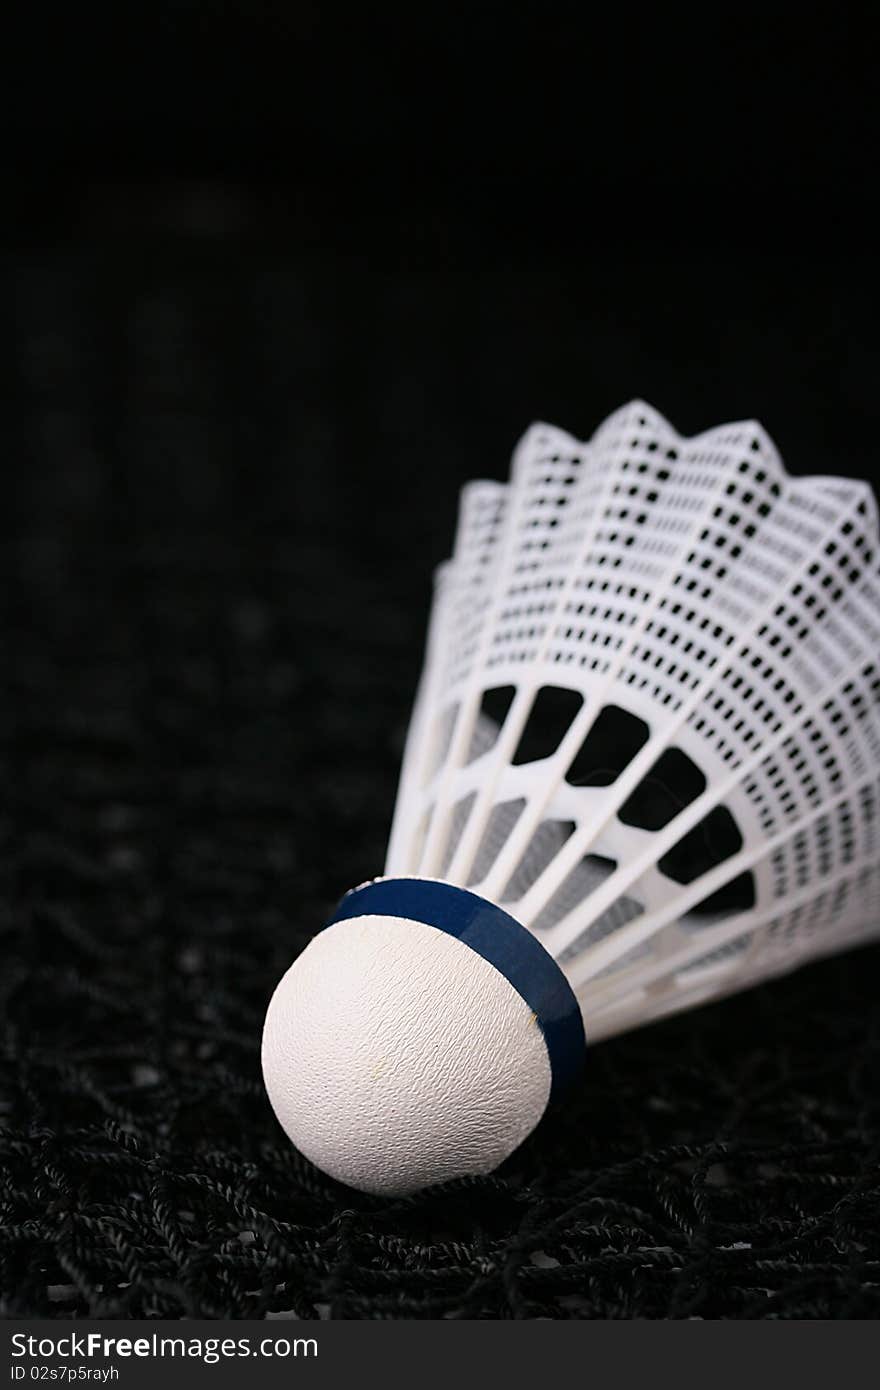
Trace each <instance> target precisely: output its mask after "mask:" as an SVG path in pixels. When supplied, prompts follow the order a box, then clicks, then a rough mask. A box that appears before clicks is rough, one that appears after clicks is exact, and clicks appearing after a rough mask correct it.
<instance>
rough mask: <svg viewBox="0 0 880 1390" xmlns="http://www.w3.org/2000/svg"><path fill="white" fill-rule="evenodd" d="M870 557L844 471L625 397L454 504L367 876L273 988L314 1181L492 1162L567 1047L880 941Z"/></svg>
mask: <svg viewBox="0 0 880 1390" xmlns="http://www.w3.org/2000/svg"><path fill="white" fill-rule="evenodd" d="M878 770H880V568H878V526H877V510H876V504H875V501H874V498H873V495H872V493H871V490H870V488H869V487H868V486H867V484H865V483H861V482H854V481H850V480H847V479H843V478H835V477H809V478H792V477H789V476H788V475H787V473H786V472H785V469H784V467H783V465H782V463H781V461H780V459H779V457H778V455H777V454H776V451H775V449H774V447H773V445H772V443H771V442H770V440H769V439H768V437H767V435H766V434H765V433H764V432H763V430H762V429H761V428H760V426H758V425H756V424H754V423H752V422H747V423H743V424H732V425H725V426H723V427H722V428H719V429H715V430H711V431H709V432H708V433H706V434H702V435H699V436H697V437H696V438H693V439H682V438H680V437H679V436H678V435H677V434H676V433H675V432H674V430H673V429H672V428H671V427H670V426H669V425H668V424H667V422H666V421H665V420H663V419H662V418H661V417H660V416H659V415H657V414H656V412H654V411H653V410H651V409H650V408H649V407H648V406H646V405H643V404H641V403H640V402H635V403H633V404H631V405H629V406H627V407H625V408H624V409H623V410H621V411H619V412H618V413H617V414H615V415H613V416H612V417H611V418H610V419H609V420H607V421H606V422H605V424H604V425H602V427H601V428H600V429H599V430H598V431H597V433H596V434H595V435H594V437H593V438H592V440H590V442H589V443H586V444H584V443H579V442H578V441H577V440H575V439H573V438H571V437H570V436H569V435H567V434H564V433H562V432H561V431H559V430H557V429H553V428H551V427H549V426H546V425H536V426H534V427H533V428H532V429H531V430H529V432H528V433H527V434H526V436H525V438H524V439H523V440H522V442H521V443H520V445H519V447H518V449H517V451H516V454H515V456H514V461H513V470H512V476H511V481H510V483H509V484H507V485H502V484H498V483H492V482H476V483H472V484H471V485H470V486H469V487H467V488H466V489H465V491H464V493H463V496H462V501H461V512H460V519H459V527H458V534H457V540H456V545H455V553H454V557H453V559H452V560H451V561H450V562H449V563H448V564H447V565H445V566H444V567H443V568H442V569H441V570H440V572H439V574H438V578H437V591H436V598H435V603H434V611H433V616H432V621H431V627H430V634H429V641H428V651H427V658H426V664H425V670H424V674H423V677H422V683H421V687H420V691H419V695H418V699H417V702H416V708H415V711H414V714H413V720H412V725H411V729H410V734H409V738H408V742H407V747H406V753H405V757H404V764H403V771H402V776H401V784H400V791H399V795H398V800H397V807H396V811H395V816H394V823H393V829H392V834H391V843H390V846H389V850H388V857H387V862H386V867H385V875H386V876H385V877H384V878H382V879H377V880H376V881H374V882H372V883H369V884H365V885H363V886H362V887H361V888H358V889H355V890H354V891H353V892H351V893H349V894H348V895H347V896H346V897H345V898H343V900H342V902H341V903H340V906H339V908H338V909H337V912H336V914H335V916H334V917H333V919H332V920H331V922H330V924H329V925H328V926H327V927H326V928H325V929H324V930H323V931H321V932H320V933H319V934H318V935H317V936H316V937H315V938H314V939H313V941H312V942H311V943H310V944H309V946H308V947H307V948H306V950H305V951H304V952H303V953H302V955H301V956H300V957H299V959H298V960H297V961H296V962H295V963H294V965H292V966H291V968H290V970H288V972H287V974H286V975H285V976H284V978H283V979H282V981H281V983H280V984H279V985H278V988H277V989H276V991H275V994H274V996H273V998H272V1001H271V1004H270V1006H269V1011H268V1014H267V1018H266V1025H265V1030H264V1035H263V1072H264V1076H265V1081H266V1087H267V1090H268V1093H269V1097H270V1099H271V1102H272V1105H273V1107H274V1109H275V1112H276V1114H277V1116H278V1118H279V1120H280V1121H281V1124H282V1125H283V1127H284V1129H285V1130H286V1131H287V1133H288V1135H289V1136H290V1138H291V1139H292V1140H293V1142H294V1143H295V1144H296V1145H297V1147H298V1148H299V1149H300V1150H301V1152H302V1153H304V1154H305V1155H306V1156H307V1157H308V1158H310V1159H311V1160H313V1162H315V1163H316V1164H317V1165H318V1166H319V1167H320V1168H322V1169H324V1170H325V1171H326V1172H327V1173H329V1174H331V1175H332V1176H334V1177H336V1178H338V1179H340V1180H341V1181H343V1182H345V1183H348V1184H350V1185H352V1186H353V1187H357V1188H361V1189H363V1190H365V1191H368V1192H377V1193H380V1192H381V1193H405V1192H410V1191H414V1190H417V1189H418V1188H421V1187H424V1186H427V1185H429V1184H432V1183H436V1182H440V1181H442V1180H445V1179H449V1178H453V1177H456V1176H460V1175H464V1174H475V1173H485V1172H488V1171H490V1170H491V1169H492V1168H494V1167H496V1166H497V1165H498V1164H499V1163H500V1162H501V1161H502V1160H503V1159H505V1158H506V1157H507V1156H508V1155H509V1154H510V1153H511V1152H512V1150H513V1149H514V1148H515V1147H516V1146H517V1145H518V1144H519V1143H520V1142H521V1141H522V1140H523V1139H524V1138H525V1136H526V1135H527V1134H528V1133H529V1132H530V1131H531V1130H532V1128H533V1127H534V1126H535V1124H536V1123H537V1122H538V1120H539V1119H540V1117H541V1115H542V1113H543V1111H544V1109H545V1107H546V1105H547V1101H548V1099H549V1097H550V1095H551V1092H552V1093H554V1094H555V1093H557V1092H558V1091H560V1090H561V1089H562V1088H563V1086H564V1084H565V1083H566V1082H567V1081H568V1080H569V1079H570V1077H571V1076H572V1075H573V1074H574V1073H576V1072H577V1070H578V1067H579V1066H580V1064H581V1062H582V1060H583V1056H584V1047H585V1043H584V1039H585V1038H586V1044H587V1046H589V1044H591V1043H593V1042H597V1041H598V1040H600V1039H603V1038H608V1037H610V1036H611V1035H613V1034H615V1033H619V1032H621V1031H623V1030H625V1029H630V1028H634V1027H637V1026H639V1025H641V1024H644V1023H649V1022H651V1021H653V1020H655V1019H659V1018H663V1017H666V1016H667V1015H669V1014H672V1013H676V1012H677V1011H678V1010H680V1009H684V1008H688V1007H690V1006H692V1005H696V1004H700V1003H703V1002H704V1001H707V1000H712V999H715V998H718V997H719V996H721V995H725V994H728V993H731V992H732V991H734V990H739V989H743V988H744V987H746V986H747V985H751V984H753V983H756V982H758V981H761V980H765V979H767V978H768V977H770V976H773V975H778V974H782V973H784V972H787V971H789V970H792V969H794V968H795V967H796V966H799V965H801V964H802V963H803V962H804V961H807V960H811V959H813V958H814V957H817V956H821V955H825V954H827V953H829V952H832V951H838V950H841V949H843V948H845V947H848V946H852V945H854V944H856V943H859V942H864V941H866V940H868V939H869V938H870V937H871V936H872V935H876V933H877V930H878V927H877V919H878V916H880V772H878Z"/></svg>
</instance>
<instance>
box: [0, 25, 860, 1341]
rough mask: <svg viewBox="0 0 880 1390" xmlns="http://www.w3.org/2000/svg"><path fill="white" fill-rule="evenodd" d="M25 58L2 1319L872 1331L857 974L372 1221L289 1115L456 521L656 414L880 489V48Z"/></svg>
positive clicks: (390, 50) (171, 32)
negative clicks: (470, 496) (286, 1044)
mask: <svg viewBox="0 0 880 1390" xmlns="http://www.w3.org/2000/svg"><path fill="white" fill-rule="evenodd" d="M6 38H7V43H6V44H5V45H4V48H5V54H6V61H7V65H8V71H7V73H6V76H5V78H4V82H3V84H2V88H3V102H4V103H5V113H4V118H3V121H2V128H3V132H4V139H5V151H4V156H5V157H4V162H3V168H4V184H5V191H6V213H5V219H4V224H3V229H2V234H0V242H2V252H0V361H2V371H0V447H2V455H0V456H2V459H3V468H4V474H3V476H4V486H3V492H2V506H0V542H2V543H0V612H2V617H3V630H4V634H5V641H4V652H5V655H4V660H3V663H2V671H0V700H2V705H0V736H2V753H0V756H2V763H0V785H2V788H3V792H2V802H3V807H2V814H0V836H2V841H3V852H2V855H0V876H2V884H0V889H2V912H0V935H2V940H3V959H4V971H3V975H2V983H0V1011H2V1012H0V1026H2V1049H0V1180H2V1189H0V1198H2V1206H0V1310H2V1311H3V1312H5V1313H6V1314H7V1315H8V1314H10V1313H13V1314H15V1313H22V1312H28V1313H34V1312H38V1313H42V1314H46V1315H59V1316H62V1317H67V1316H70V1315H72V1314H74V1313H79V1314H82V1313H85V1312H92V1313H110V1314H116V1315H125V1314H133V1315H136V1316H155V1315H166V1316H180V1315H184V1314H189V1315H192V1314H199V1313H200V1314H202V1315H208V1316H224V1315H225V1316H245V1315H261V1314H263V1313H268V1312H271V1313H275V1314H280V1313H288V1314H290V1313H296V1314H297V1315H299V1316H304V1317H312V1316H316V1315H320V1316H328V1315H329V1316H347V1317H373V1316H391V1317H427V1316H435V1317H436V1316H453V1317H454V1316H472V1317H473V1316H477V1317H508V1316H526V1317H529V1316H551V1317H590V1316H633V1315H640V1316H736V1317H743V1316H745V1317H759V1316H802V1317H811V1316H833V1317H837V1316H871V1315H874V1314H876V1312H877V1311H878V1309H880V1303H878V1295H877V1287H878V1285H877V1268H878V1265H877V1261H878V1259H880V1234H878V1229H877V1215H876V1213H877V1210H878V1186H877V1171H878V1168H877V1164H878V1155H880V1144H878V1136H880V1127H878V1113H877V1095H878V1094H880V1088H878V1085H877V1081H878V1065H880V1058H878V1037H880V1032H878V1022H880V1016H878V1011H877V1003H876V1000H877V997H878V991H877V981H878V963H877V952H876V950H875V951H865V952H862V953H861V954H859V955H858V956H854V957H850V958H848V959H843V960H841V961H839V962H837V963H834V964H831V965H827V966H825V965H823V966H818V967H815V968H813V969H811V970H808V971H806V972H803V974H802V975H800V976H798V977H797V978H795V979H793V980H790V981H787V982H782V983H779V984H775V985H773V986H771V987H767V988H766V989H763V990H759V991H757V992H756V993H755V994H753V995H751V996H749V997H748V998H746V999H742V1000H732V1001H729V1002H728V1003H725V1004H722V1005H720V1006H716V1007H715V1008H712V1009H704V1010H702V1011H700V1012H699V1013H698V1014H696V1015H694V1016H693V1017H691V1018H687V1019H682V1020H677V1021H673V1022H671V1023H668V1024H665V1025H663V1026H661V1027H658V1028H655V1029H653V1030H650V1031H649V1032H646V1033H645V1034H643V1035H642V1034H636V1035H634V1036H633V1037H631V1038H629V1039H622V1040H619V1041H616V1042H614V1043H611V1044H608V1045H607V1046H604V1047H601V1048H597V1049H596V1052H595V1054H594V1057H593V1062H592V1070H591V1073H590V1076H589V1078H588V1081H587V1083H586V1084H585V1087H584V1090H583V1093H582V1094H580V1095H579V1097H578V1098H577V1099H576V1100H575V1101H573V1102H572V1104H571V1106H570V1107H569V1109H568V1111H567V1112H566V1113H565V1115H564V1116H562V1117H557V1119H555V1120H553V1121H551V1122H549V1123H548V1124H547V1125H545V1126H544V1127H543V1129H542V1130H541V1131H540V1132H539V1134H538V1135H536V1136H535V1137H534V1138H533V1139H532V1140H530V1141H529V1143H528V1144H527V1145H526V1146H525V1148H524V1149H523V1150H521V1151H520V1152H519V1153H518V1154H517V1155H515V1156H514V1158H513V1159H512V1160H511V1161H510V1162H509V1163H508V1164H507V1165H506V1166H505V1169H503V1170H502V1172H501V1174H500V1175H498V1176H497V1177H493V1178H490V1179H485V1180H482V1181H479V1182H477V1181H475V1182H473V1183H464V1184H456V1185H454V1187H453V1188H452V1189H451V1190H443V1191H440V1192H439V1193H438V1194H434V1195H432V1196H430V1197H428V1198H425V1199H418V1200H415V1201H405V1202H397V1203H382V1202H379V1201H377V1200H373V1199H368V1198H364V1197H361V1196H359V1195H358V1194H353V1193H350V1192H347V1191H345V1190H343V1189H341V1188H338V1187H336V1186H335V1185H334V1184H332V1183H331V1182H329V1181H328V1180H325V1179H324V1178H322V1177H321V1176H320V1175H318V1174H316V1173H315V1172H314V1171H313V1170H312V1169H310V1168H309V1166H308V1165H307V1164H306V1163H304V1162H303V1161H301V1160H300V1159H299V1158H298V1156H297V1155H296V1154H295V1153H294V1152H293V1151H292V1150H291V1149H290V1148H289V1146H288V1145H287V1144H286V1142H285V1141H284V1140H283V1137H282V1136H281V1135H280V1131H279V1130H278V1128H277V1126H276V1125H275V1122H274V1120H273V1118H272V1116H271V1113H270V1111H269V1108H268V1105H267V1103H266V1101H265V1098H264V1096H263V1092H262V1088H261V1084H260V1079H259V1065H258V1042H259V1030H260V1025H261V1020H262V1014H263V1011H264V1008H265V1003H266V1001H267V998H268V996H269V993H270V992H271V989H272V987H273V985H274V983H275V981H276V979H277V978H278V976H279V975H280V974H281V972H282V971H283V969H284V968H286V966H287V964H288V963H289V961H290V960H291V959H292V957H293V955H294V954H295V953H296V952H297V951H298V950H299V949H300V948H301V947H302V945H303V944H304V943H305V941H306V940H307V939H308V937H309V936H310V935H311V933H312V932H313V931H314V929H315V928H316V927H317V926H318V925H319V924H320V922H321V920H322V919H323V918H324V917H325V916H326V914H327V911H328V909H329V908H330V906H331V905H332V903H333V902H334V901H335V899H336V898H337V897H338V896H339V894H340V893H341V892H342V891H344V890H345V889H346V888H347V887H348V886H350V885H351V884H352V883H355V882H358V881H360V880H362V879H364V878H366V877H367V876H370V875H372V874H374V873H376V872H378V871H380V870H381V867H382V859H383V854H384V845H385V838H386V834H387V828H388V824H389V820H390V813H391V809H392V805H393V798H394V790H395V783H396V776H397V769H398V763H399V757H400V751H401V747H402V740H403V736H404V733H405V728H406V721H407V717H408V712H409V705H410V701H411V697H412V692H413V689H414V685H415V680H416V677H417V674H418V669H419V664H420V659H421V645H422V640H423V634H424V625H425V618H426V612H427V605H428V600H429V594H430V577H431V571H432V568H433V566H434V565H435V564H436V563H437V562H438V561H439V560H440V559H442V558H443V557H444V555H445V554H446V553H447V552H448V549H449V546H450V544H451V539H452V531H453V525H454V516H455V507H456V495H457V489H458V487H459V485H460V483H461V482H462V481H464V480H465V479H466V478H469V477H472V476H474V475H490V476H495V477H501V476H503V475H504V474H505V472H506V469H507V463H508V459H509V454H510V451H511V449H512V446H513V444H514V443H515V441H516V439H517V437H518V435H519V434H520V433H521V432H522V430H523V429H524V428H525V427H526V426H527V425H528V423H529V422H530V421H531V420H533V419H535V418H544V419H548V420H550V421H552V422H553V423H556V424H558V425H561V426H563V427H564V428H567V429H569V430H571V431H572V432H573V433H575V434H578V435H581V436H583V435H587V434H589V433H591V432H592V430H593V429H594V428H595V426H596V425H597V424H598V423H599V421H600V420H601V419H602V418H603V417H604V415H605V414H607V413H608V412H609V411H610V410H612V409H614V408H615V407H616V406H618V405H619V404H621V403H622V402H623V401H625V400H627V399H629V398H630V397H632V396H634V395H639V396H642V397H644V398H646V399H647V400H649V401H650V402H651V403H652V404H654V405H655V406H656V407H657V408H658V409H660V410H661V411H663V412H664V413H665V414H667V415H668V416H669V417H670V419H671V420H672V422H673V423H674V424H675V425H676V426H677V427H678V428H679V429H680V430H681V431H683V432H685V433H691V432H695V431H698V430H700V429H703V428H706V427H708V426H710V425H712V424H715V423H718V422H720V421H722V420H725V419H731V418H742V417H745V416H749V417H757V418H759V419H760V420H761V421H762V423H763V424H764V425H765V426H766V428H767V429H768V430H769V431H770V433H771V434H772V435H773V436H774V438H775V439H776V441H777V443H778V445H779V446H780V448H781V450H782V452H783V454H784V456H785V458H786V461H787V462H788V464H789V466H790V467H791V468H792V469H793V470H794V471H796V472H812V471H828V472H841V473H848V474H854V475H857V476H863V477H866V476H870V477H873V476H876V470H877V439H878V426H880V404H878V393H877V387H876V382H877V380H878V367H880V360H878V359H880V349H878V338H877V328H876V324H877V312H878V296H877V275H876V269H875V262H876V221H875V215H874V213H875V210H874V206H873V197H874V184H875V182H876V180H875V176H874V170H873V164H874V160H875V148H876V109H875V100H874V92H873V86H874V73H873V63H874V48H873V45H872V42H871V34H870V28H869V27H868V26H867V25H864V26H862V25H860V23H859V20H858V18H857V15H856V12H855V11H853V10H852V9H851V8H846V9H843V8H841V9H840V10H838V11H828V12H826V13H825V14H824V16H823V17H822V20H821V22H817V23H816V25H815V26H814V27H810V26H808V25H807V23H806V21H805V19H804V16H803V15H802V14H801V15H799V16H798V17H797V21H796V22H795V19H794V17H793V16H788V15H783V14H776V15H774V14H772V13H771V14H767V13H766V12H762V11H757V10H756V11H755V12H754V13H750V12H749V11H748V10H747V9H745V8H743V7H736V8H735V9H734V8H730V9H729V10H727V9H725V10H723V11H722V12H717V11H711V12H710V11H709V10H706V11H704V12H703V13H702V15H701V16H700V17H699V18H695V17H694V16H693V14H690V15H684V14H683V15H682V17H681V18H680V19H679V18H676V17H675V16H674V15H673V14H672V13H671V12H670V11H669V10H668V9H664V10H663V11H662V12H654V13H651V14H646V13H644V12H640V11H639V10H638V9H634V10H632V11H627V10H624V9H622V8H621V9H619V10H615V11H613V12H606V13H603V14H601V15H598V14H595V13H593V12H592V10H591V9H589V8H588V7H585V6H566V5H555V6H553V5H550V6H548V5H543V6H532V5H524V6H517V7H515V9H514V7H509V6H501V5H487V6H484V7H482V8H481V9H480V10H479V12H478V13H475V12H474V10H473V8H471V7H463V6H455V7H448V8H447V9H446V10H444V11H443V12H442V14H438V15H437V16H434V17H432V16H431V15H429V14H428V12H426V11H417V12H414V11H413V10H403V9H401V10H395V9H393V8H392V9H384V10H382V11H381V12H367V11H361V12H359V13H350V12H346V11H343V10H339V9H337V10H331V9H330V8H328V7H326V6H307V5H298V6H296V7H291V8H289V9H288V8H286V7H283V6H279V5H275V6H270V5H257V4H249V5H243V4H238V5H236V4H226V5H221V4H219V3H202V4H199V5H190V4H177V5H175V6H173V7H171V6H167V7H164V8H163V7H161V6H159V7H152V8H151V9H149V10H148V9H146V8H145V7H137V6H135V7H127V8H126V10H125V12H124V13H116V14H115V15H113V14H111V13H109V12H107V13H100V14H99V13H97V11H96V12H95V13H93V14H90V13H89V11H88V8H87V7H86V8H85V9H84V8H83V7H76V8H75V9H72V8H70V7H66V8H65V9H63V10H62V9H61V8H60V7H59V8H55V7H51V6H50V7H46V6H40V5H35V6H31V7H29V8H28V9H27V10H26V11H22V12H21V13H19V14H18V15H17V16H16V17H15V18H14V19H13V20H11V21H10V23H9V26H8V30H7V35H6Z"/></svg>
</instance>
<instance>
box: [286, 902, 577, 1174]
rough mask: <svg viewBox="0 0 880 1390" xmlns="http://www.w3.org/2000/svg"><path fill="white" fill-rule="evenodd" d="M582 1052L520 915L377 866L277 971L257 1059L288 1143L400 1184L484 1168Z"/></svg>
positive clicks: (345, 1168) (571, 1017)
mask: <svg viewBox="0 0 880 1390" xmlns="http://www.w3.org/2000/svg"><path fill="white" fill-rule="evenodd" d="M583 1051H584V1040H583V1030H582V1025H581V1015H580V1010H579V1008H578V1005H577V1003H576V1001H575V999H574V996H573V994H572V992H571V990H570V988H569V986H568V984H567V982H566V980H565V977H564V975H563V974H562V972H561V971H560V970H559V967H558V966H557V965H556V964H555V963H554V961H553V960H552V959H551V958H550V956H549V955H548V954H547V953H546V951H545V950H544V949H543V947H542V946H541V945H540V944H539V943H538V942H537V941H536V939H535V938H534V937H533V936H532V935H531V934H530V933H529V932H527V931H526V930H525V928H523V927H522V926H520V924H519V923H518V922H516V921H515V920H514V919H513V918H511V917H510V916H509V915H508V914H507V913H505V912H503V911H501V910H500V909H499V908H497V907H495V906H494V904H492V903H490V902H488V901H486V900H485V899H483V898H480V897H479V896H477V895H476V894H473V893H470V892H466V891H464V890H462V889H460V888H456V887H453V886H452V885H450V884H446V883H439V882H431V881H426V880H418V879H386V880H381V879H380V880H376V881H375V882H373V883H370V884H366V885H364V886H363V887H362V888H360V889H356V890H355V891H354V892H352V893H349V894H348V895H347V896H346V898H344V899H343V901H342V903H341V904H340V905H339V908H338V909H337V913H336V915H335V916H334V918H333V919H332V921H331V922H330V924H329V925H328V926H327V927H326V928H325V929H324V930H323V931H322V932H320V933H319V934H318V935H317V936H316V937H315V938H314V939H313V940H312V942H311V943H310V945H309V946H308V947H307V948H306V950H305V951H304V952H303V953H302V955H301V956H299V958H298V959H297V960H296V961H295V962H294V964H293V965H292V966H291V967H290V969H289V970H288V972H287V974H286V975H285V976H284V978H283V979H282V981H281V983H280V984H279V985H278V988H277V989H276V991H275V994H274V995H273V997H272V1001H271V1003H270V1005H269V1010H268V1013H267V1016H266V1024H265V1028H264V1032H263V1051H262V1059H263V1074H264V1078H265V1083H266V1089H267V1091H268V1094H269V1098H270V1100H271V1102H272V1106H273V1108H274V1110H275V1113H276V1115H277V1116H278V1119H279V1121H280V1122H281V1124H282V1126H283V1128H284V1129H285V1131H286V1133H287V1134H288V1136H289V1137H290V1139H291V1140H292V1141H293V1143H294V1144H295V1145H296V1147H297V1148H298V1149H299V1150H300V1152H301V1153H303V1154H304V1155H305V1156H306V1157H307V1158H309V1159H311V1160H312V1162H313V1163H315V1164H316V1165H317V1166H318V1167H319V1168H321V1169H323V1171H324V1172H326V1173H328V1174H329V1175H330V1176H331V1177H334V1178H337V1179H338V1180H339V1181H341V1182H344V1183H347V1184H349V1185H350V1186H352V1187H357V1188H360V1189H361V1190H363V1191H366V1192H372V1193H383V1194H388V1195H397V1194H403V1193H408V1192H413V1191H417V1190H419V1189H421V1188H424V1187H428V1186H431V1185H433V1184H435V1183H439V1182H444V1181H447V1180H449V1179H451V1178H456V1177H462V1176H466V1175H472V1174H480V1173H487V1172H490V1171H491V1170H492V1169H494V1168H496V1167H497V1166H498V1165H499V1164H500V1163H502V1162H503V1161H504V1159H505V1158H507V1157H508V1155H509V1154H511V1153H512V1152H513V1150H514V1149H515V1148H516V1147H517V1146H518V1145H519V1144H520V1143H521V1142H522V1141H523V1139H525V1138H526V1136H527V1135H528V1134H529V1133H530V1132H531V1130H532V1129H533V1128H534V1127H535V1125H536V1124H537V1123H538V1121H539V1120H540V1118H541V1116H542V1115H543V1113H544V1110H545V1108H546V1106H547V1102H548V1100H549V1098H550V1096H551V1093H553V1092H556V1091H558V1090H560V1089H561V1088H563V1087H564V1085H565V1084H566V1082H567V1081H568V1080H569V1079H570V1078H571V1077H572V1075H574V1074H575V1073H576V1071H577V1069H578V1066H579V1064H580V1062H581V1060H582V1056H583Z"/></svg>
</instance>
